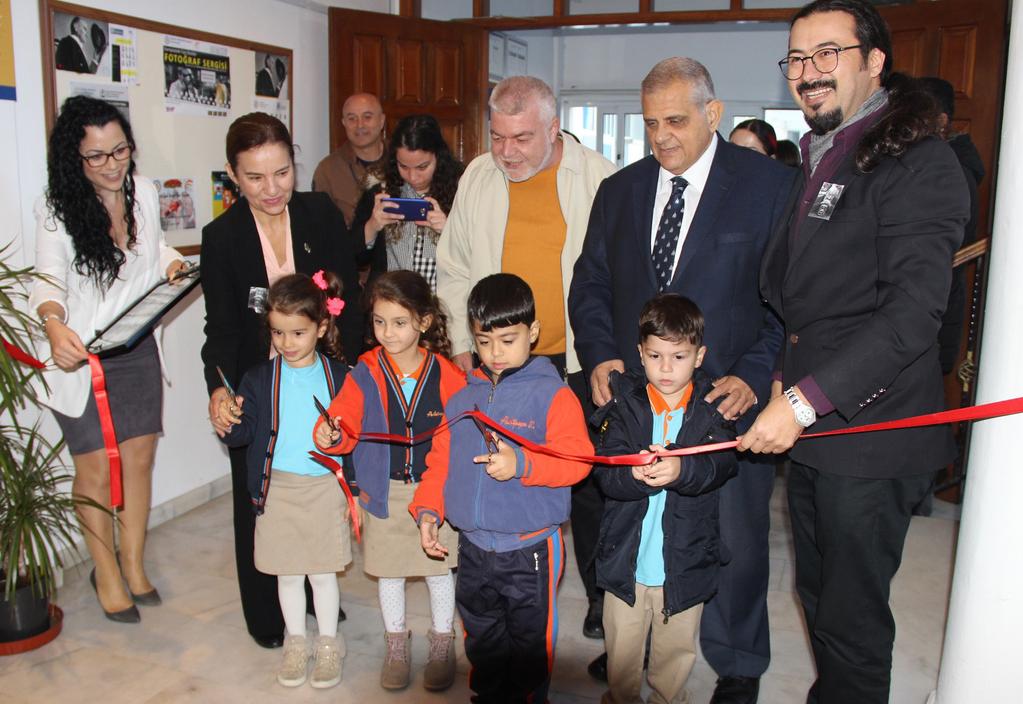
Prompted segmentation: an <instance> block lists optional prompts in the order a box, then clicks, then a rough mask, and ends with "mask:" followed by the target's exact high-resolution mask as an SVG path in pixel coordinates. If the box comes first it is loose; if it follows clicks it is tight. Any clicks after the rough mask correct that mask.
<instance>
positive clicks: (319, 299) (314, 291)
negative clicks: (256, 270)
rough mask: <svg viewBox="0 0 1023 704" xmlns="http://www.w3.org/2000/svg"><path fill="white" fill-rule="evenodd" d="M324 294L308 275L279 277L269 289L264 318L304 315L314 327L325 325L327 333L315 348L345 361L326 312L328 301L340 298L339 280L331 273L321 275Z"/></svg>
mask: <svg viewBox="0 0 1023 704" xmlns="http://www.w3.org/2000/svg"><path fill="white" fill-rule="evenodd" d="M323 278H324V280H325V281H326V282H327V290H325V291H324V290H321V289H320V287H319V286H317V285H316V283H315V282H314V281H313V279H312V277H310V276H309V275H307V274H291V275H289V276H284V277H281V278H280V279H278V280H277V282H276V283H275V284H274V285H273V286H271V287H270V293H269V295H268V296H267V300H266V312H267V317H268V318H269V314H270V313H271V312H275V313H283V314H284V315H304V316H305V317H307V318H309V320H311V321H313V322H314V323H316V324H317V325H319V324H320V323H322V322H323V321H325V320H326V321H328V324H327V332H326V334H325V335H324V336H323V337H322V338H321V339H320V343H319V345H318V347H319V348H320V350H321V351H322V352H323V353H324V354H326V355H327V356H328V357H333V358H334V359H336V360H339V361H342V362H343V361H344V359H345V356H344V352H343V351H342V348H341V332H340V331H339V330H338V328H337V325H336V324H335V321H334V320H333V316H332V315H331V314H330V311H329V310H327V299H328V298H341V279H340V278H338V277H337V276H336V275H335V274H334V273H333V272H330V271H324V272H323Z"/></svg>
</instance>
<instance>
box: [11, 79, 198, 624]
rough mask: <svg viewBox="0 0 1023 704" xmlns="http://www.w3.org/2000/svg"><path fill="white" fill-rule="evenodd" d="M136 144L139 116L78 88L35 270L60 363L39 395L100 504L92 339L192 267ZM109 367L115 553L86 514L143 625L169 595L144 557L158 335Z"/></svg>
mask: <svg viewBox="0 0 1023 704" xmlns="http://www.w3.org/2000/svg"><path fill="white" fill-rule="evenodd" d="M134 152H135V141H134V139H133V138H132V133H131V126H130V125H129V124H128V121H127V120H126V119H125V118H124V116H123V115H121V113H120V112H118V110H117V109H116V108H115V107H113V106H112V105H110V104H109V103H106V102H104V101H102V100H96V99H94V98H87V97H84V96H78V97H73V98H68V99H67V100H66V101H65V102H64V105H63V106H62V108H61V111H60V115H59V116H58V117H57V121H56V124H55V125H54V127H53V131H52V132H51V133H50V143H49V153H48V156H47V167H48V172H49V187H48V188H47V191H46V195H45V196H44V197H42V198H40V199H39V201H38V202H37V203H36V207H35V215H36V270H37V271H38V272H39V273H41V274H44V275H45V278H44V279H43V280H41V281H39V282H38V283H37V284H36V286H35V288H34V289H33V291H32V295H31V297H30V305H31V307H32V308H33V309H35V311H36V312H37V313H38V314H39V318H40V320H41V321H42V324H43V328H44V330H45V332H46V338H47V342H48V343H49V348H50V354H51V356H52V359H53V362H54V364H55V365H56V366H55V367H49V368H48V369H47V370H46V371H44V373H43V378H44V380H45V382H46V386H47V388H45V389H44V388H41V387H40V388H39V395H40V398H41V399H42V401H43V403H44V404H45V405H46V406H48V407H49V408H50V409H51V410H52V411H53V415H54V416H55V417H56V419H57V424H58V425H59V426H60V429H61V431H62V432H63V434H64V440H65V442H66V444H67V446H68V450H69V451H70V452H71V457H72V460H73V461H74V466H75V479H74V483H73V485H72V491H73V492H74V493H76V494H81V495H83V496H87V497H89V498H91V499H94V500H95V501H96V502H97V503H100V504H103V503H106V502H107V501H109V497H110V470H109V461H108V459H107V454H106V450H105V449H104V445H103V434H102V430H101V428H100V421H99V414H98V412H97V410H96V396H95V393H94V392H93V391H92V386H91V376H90V373H89V367H88V365H87V364H85V361H86V359H87V357H88V351H87V350H86V347H85V344H84V343H83V342H82V340H83V338H89V337H91V336H92V334H93V333H94V331H96V330H100V329H102V328H104V327H106V326H107V325H108V324H109V323H110V322H111V321H112V320H113V319H114V318H115V317H116V316H117V315H118V314H119V313H120V312H121V311H122V310H124V309H125V308H126V307H127V306H128V305H129V304H130V303H132V302H133V301H135V300H136V299H137V298H139V297H140V296H141V295H142V294H144V293H145V292H146V291H147V290H148V289H149V288H150V287H152V286H153V285H154V284H156V283H157V282H158V281H159V280H160V279H161V278H162V277H164V276H166V277H168V278H173V277H174V276H175V275H176V273H177V272H178V270H179V269H181V267H182V266H184V262H183V261H182V259H181V256H180V255H179V254H178V252H177V251H175V250H174V249H172V248H170V247H168V246H167V243H166V242H165V241H164V236H163V230H162V229H161V227H160V201H159V197H158V195H157V192H156V188H155V187H154V186H153V184H152V182H151V181H149V180H147V179H145V178H142V177H141V176H136V175H135V161H134V160H133V158H132V156H133V154H134ZM103 369H104V371H105V373H106V386H107V394H108V397H109V402H110V409H111V414H112V415H113V421H114V428H115V430H116V435H117V444H118V448H119V449H120V452H121V465H122V471H123V475H124V476H123V482H124V509H123V510H122V511H121V512H120V514H119V518H120V521H121V525H122V529H121V531H120V546H119V548H118V550H117V552H116V554H115V548H114V536H113V524H112V522H111V520H110V519H109V517H108V516H107V515H105V514H104V513H103V512H102V511H100V510H98V509H95V508H88V507H82V508H79V511H78V519H79V522H80V523H81V525H82V535H83V536H84V537H85V545H86V547H87V548H88V550H89V555H90V556H91V557H92V559H93V562H94V563H95V568H94V569H93V571H92V574H91V576H90V580H91V582H92V585H93V588H94V589H95V590H96V595H97V598H98V599H99V603H100V606H101V607H102V608H103V612H104V613H105V614H106V616H107V618H109V619H111V620H112V621H118V622H122V623H137V622H138V621H139V620H140V617H139V612H138V609H136V608H135V604H143V605H146V606H155V605H157V604H159V603H160V595H159V592H157V591H156V589H155V588H154V587H153V585H152V584H151V583H150V581H149V578H148V577H147V576H146V572H145V568H144V566H143V552H144V547H145V540H146V523H147V522H148V520H149V504H150V495H151V489H152V470H153V454H154V452H155V449H156V436H157V434H158V433H160V432H161V431H162V429H163V427H162V420H161V412H162V406H163V404H162V401H163V387H162V382H161V373H160V357H159V349H158V346H157V343H156V340H155V338H154V337H153V335H151V334H150V335H147V336H146V337H145V338H143V340H142V341H141V342H139V343H137V344H136V345H135V346H134V347H133V348H132V349H130V350H129V351H127V352H124V353H122V354H120V355H116V356H111V357H107V358H105V359H104V360H103ZM125 586H127V589H126V588H125Z"/></svg>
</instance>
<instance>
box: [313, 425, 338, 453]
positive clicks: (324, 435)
mask: <svg viewBox="0 0 1023 704" xmlns="http://www.w3.org/2000/svg"><path fill="white" fill-rule="evenodd" d="M334 424H335V425H340V424H339V423H338V422H337V419H335V421H334ZM339 440H341V431H340V430H338V429H337V428H336V427H335V428H332V427H331V425H330V423H326V422H324V423H319V424H317V426H316V432H315V433H314V434H313V442H315V443H316V446H317V447H319V448H320V449H327V448H328V447H334V445H337V443H338V441H339Z"/></svg>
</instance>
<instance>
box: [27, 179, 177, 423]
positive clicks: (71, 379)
mask: <svg viewBox="0 0 1023 704" xmlns="http://www.w3.org/2000/svg"><path fill="white" fill-rule="evenodd" d="M35 217H36V264H35V268H36V271H37V272H38V273H40V274H45V275H46V276H47V277H48V278H49V279H50V280H49V281H37V282H36V283H35V286H34V287H33V289H32V293H31V295H30V296H29V306H30V307H31V310H32V312H33V313H34V312H35V311H36V309H38V308H39V306H40V305H42V304H43V303H46V302H47V301H55V302H57V303H59V304H60V305H61V306H63V308H64V312H65V313H66V316H67V318H66V319H67V325H68V327H70V328H71V329H72V330H74V331H75V332H76V333H78V336H79V337H80V338H82V342H83V343H84V344H88V342H89V341H90V340H91V339H92V338H93V337H94V336H95V334H96V331H97V330H102V329H103V328H104V327H106V326H107V325H108V324H110V322H111V321H112V320H113V319H114V318H115V317H116V316H117V315H118V314H119V313H121V312H122V311H123V310H124V309H125V308H126V307H127V306H128V305H129V304H130V303H132V302H134V301H135V300H136V299H137V298H139V296H141V295H142V294H143V293H145V292H146V290H147V289H149V288H150V287H151V286H153V285H154V284H155V283H156V282H157V281H159V280H160V279H161V278H162V277H163V276H164V274H165V272H166V271H167V267H168V266H169V265H170V264H171V262H173V261H174V260H175V259H181V258H182V257H181V255H180V254H179V253H178V251H177V250H176V249H173V248H172V247H169V246H167V242H166V240H165V239H164V236H163V229H162V228H161V226H160V198H159V195H158V194H157V192H156V187H155V186H154V185H153V183H152V181H150V180H149V179H147V178H143V177H141V176H138V175H136V176H135V225H136V229H137V233H138V234H137V236H136V241H135V247H134V249H131V250H129V251H127V252H125V255H126V259H125V262H124V265H123V266H122V267H121V271H120V273H119V274H118V276H117V280H116V281H114V283H113V284H112V285H111V286H110V288H109V289H107V290H106V291H105V292H104V291H102V290H101V289H100V288H98V287H97V286H96V282H95V280H93V279H92V278H91V277H89V276H87V275H83V274H80V273H79V272H78V271H76V270H75V266H74V261H75V246H74V243H73V242H72V241H71V237H70V235H68V234H67V231H66V230H65V229H64V223H63V222H61V221H60V220H58V219H57V218H56V217H54V215H53V213H52V212H51V211H50V209H49V208H48V207H47V205H46V199H45V197H42V196H41V197H40V198H39V199H38V200H37V201H36V204H35ZM40 355H41V356H42V357H43V359H44V360H46V359H49V358H50V357H51V356H52V353H51V352H50V343H49V340H47V339H46V338H45V337H44V338H43V341H42V342H41V343H40ZM42 377H43V379H44V380H45V382H46V385H47V386H48V387H49V388H48V389H47V388H44V386H43V384H42V383H40V382H39V381H38V380H37V381H36V382H35V383H34V387H35V390H36V393H37V395H38V398H39V400H40V401H41V402H42V403H43V404H44V405H45V406H48V407H49V408H51V409H53V410H54V411H58V412H60V413H63V414H64V415H66V416H71V417H72V418H77V417H78V416H80V415H82V413H83V412H84V411H85V404H86V402H87V401H88V400H89V393H90V392H91V389H92V383H91V377H90V374H89V365H87V364H84V365H82V366H80V367H78V368H77V369H75V370H74V371H71V372H66V371H64V370H62V369H59V368H57V367H56V366H53V364H52V360H51V362H50V364H49V365H48V368H47V369H46V370H45V371H43V374H42Z"/></svg>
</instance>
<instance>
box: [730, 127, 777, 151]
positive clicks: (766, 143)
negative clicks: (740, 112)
mask: <svg viewBox="0 0 1023 704" xmlns="http://www.w3.org/2000/svg"><path fill="white" fill-rule="evenodd" d="M728 141H729V142H731V143H732V144H738V145H739V146H740V147H746V148H747V149H752V150H753V151H755V152H760V153H761V154H764V155H766V156H769V157H771V158H772V159H773V158H774V153H775V151H776V150H777V149H778V137H777V136H775V133H774V128H773V127H771V125H770V124H769V123H767V122H764V121H763V120H757V119H752V120H744V121H742V122H740V123H739V124H737V125H736V126H735V129H733V130H732V134H730V135H728Z"/></svg>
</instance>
